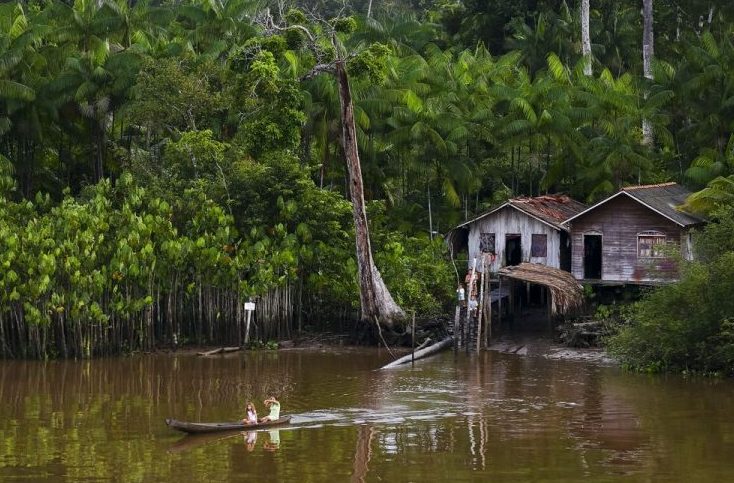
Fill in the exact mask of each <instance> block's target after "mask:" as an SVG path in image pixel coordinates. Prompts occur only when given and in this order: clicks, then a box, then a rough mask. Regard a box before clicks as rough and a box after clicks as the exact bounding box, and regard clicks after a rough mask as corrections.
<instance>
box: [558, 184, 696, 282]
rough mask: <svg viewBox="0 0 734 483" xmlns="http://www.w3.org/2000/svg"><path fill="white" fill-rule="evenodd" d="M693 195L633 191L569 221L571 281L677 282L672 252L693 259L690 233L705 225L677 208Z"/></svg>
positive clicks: (657, 187)
mask: <svg viewBox="0 0 734 483" xmlns="http://www.w3.org/2000/svg"><path fill="white" fill-rule="evenodd" d="M689 194H690V192H688V191H687V190H686V189H685V188H683V187H681V186H679V185H678V184H676V183H663V184H654V185H645V186H629V187H627V188H623V189H621V190H620V191H619V192H617V193H616V194H614V195H612V196H610V197H608V198H606V199H605V200H602V201H600V202H599V203H597V204H595V205H594V206H592V207H590V208H588V209H586V210H584V211H581V212H580V213H577V214H575V215H573V216H571V217H569V219H568V220H567V222H566V227H567V228H568V229H569V231H570V234H571V244H572V249H573V250H572V263H571V265H572V270H571V273H572V274H573V276H574V277H576V279H578V280H581V281H584V282H590V283H654V282H664V281H669V280H674V279H676V278H677V277H678V267H677V264H676V263H675V260H674V258H675V257H672V256H671V250H673V251H680V254H681V256H682V257H683V258H685V259H689V260H690V259H691V258H692V257H693V253H692V247H691V231H692V229H693V228H696V227H699V226H701V225H702V224H703V223H704V222H705V220H704V219H703V218H701V217H698V216H695V215H693V214H690V213H685V212H683V211H680V210H679V209H678V206H680V205H681V204H683V202H684V201H685V199H686V197H687V196H688V195H689Z"/></svg>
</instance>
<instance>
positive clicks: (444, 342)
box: [381, 336, 454, 369]
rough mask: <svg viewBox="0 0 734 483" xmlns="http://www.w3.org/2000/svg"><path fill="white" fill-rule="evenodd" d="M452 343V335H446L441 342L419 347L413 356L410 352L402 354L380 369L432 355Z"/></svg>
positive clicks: (390, 367)
mask: <svg viewBox="0 0 734 483" xmlns="http://www.w3.org/2000/svg"><path fill="white" fill-rule="evenodd" d="M453 343H454V338H453V336H449V337H446V338H445V339H444V340H442V341H441V342H436V343H435V344H433V345H431V346H428V347H426V348H425V349H421V350H419V351H415V356H414V354H412V353H411V354H408V355H407V356H403V357H401V358H400V359H395V360H394V361H392V362H391V363H389V364H387V365H385V366H382V367H381V369H392V368H395V367H398V366H400V365H402V364H405V363H406V362H410V361H411V360H412V359H413V360H416V361H417V360H418V359H423V358H424V357H428V356H430V355H433V354H435V353H437V352H440V351H441V350H443V349H446V348H447V347H451V345H452V344H453ZM413 356H414V357H413Z"/></svg>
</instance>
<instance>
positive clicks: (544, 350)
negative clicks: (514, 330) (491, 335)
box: [489, 334, 618, 365]
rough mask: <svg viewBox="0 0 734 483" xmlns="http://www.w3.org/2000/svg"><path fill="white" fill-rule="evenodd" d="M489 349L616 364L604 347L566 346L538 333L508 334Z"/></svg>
mask: <svg viewBox="0 0 734 483" xmlns="http://www.w3.org/2000/svg"><path fill="white" fill-rule="evenodd" d="M489 350H490V351H496V352H502V353H504V354H517V355H522V356H531V357H544V358H546V359H551V360H567V361H583V362H593V363H599V364H604V365H617V364H618V362H617V361H616V360H615V359H614V358H612V357H611V356H610V355H609V354H608V353H607V352H606V351H605V350H604V349H602V348H598V347H594V348H576V347H567V346H564V345H562V344H559V343H557V342H555V341H553V340H551V339H549V338H546V337H543V336H538V335H535V334H533V335H509V336H503V337H501V338H500V339H499V340H496V341H494V342H493V343H492V344H491V345H490V347H489Z"/></svg>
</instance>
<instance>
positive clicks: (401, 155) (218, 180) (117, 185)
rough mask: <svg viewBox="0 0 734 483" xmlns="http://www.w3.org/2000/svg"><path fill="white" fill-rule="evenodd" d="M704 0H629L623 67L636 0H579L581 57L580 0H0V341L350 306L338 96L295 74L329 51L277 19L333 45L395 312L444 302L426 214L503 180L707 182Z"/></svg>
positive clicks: (467, 212)
mask: <svg viewBox="0 0 734 483" xmlns="http://www.w3.org/2000/svg"><path fill="white" fill-rule="evenodd" d="M719 3H721V2H718V3H717V2H711V1H701V0H678V1H676V0H665V1H662V0H658V1H656V2H655V3H654V35H655V37H654V38H655V44H654V45H655V47H654V58H653V62H652V75H649V76H647V77H645V76H644V75H643V63H642V50H643V48H642V38H643V35H642V27H643V19H642V16H641V13H640V12H641V1H639V0H638V1H631V0H623V1H611V0H598V1H596V0H592V1H591V11H590V20H589V26H590V37H591V55H590V56H587V57H584V56H583V55H582V49H581V25H580V16H579V8H580V4H581V1H578V2H576V1H570V2H563V1H554V0H547V1H543V0H522V1H509V0H500V1H496V2H481V1H475V0H463V1H461V0H454V1H452V0H411V1H396V0H390V1H382V2H377V1H372V0H355V1H353V2H347V3H346V4H344V3H343V2H341V1H337V0H297V1H295V2H293V3H292V4H289V5H284V4H282V3H278V2H267V1H247V0H182V1H172V0H160V1H153V0H150V1H133V0H76V1H73V2H72V1H68V0H67V1H60V0H43V1H16V2H9V3H4V4H2V5H0V265H1V267H2V269H1V270H0V353H1V354H2V355H3V356H6V357H19V356H35V357H47V356H89V355H94V354H106V353H113V352H118V351H120V350H124V351H131V350H140V349H147V348H151V347H155V346H160V345H163V344H173V345H175V344H180V343H185V342H196V343H214V342H218V343H219V342H222V343H224V342H228V343H240V342H242V337H243V333H244V331H245V330H246V329H245V326H246V317H245V313H244V311H243V310H242V303H243V302H244V301H246V300H249V299H251V298H252V299H256V300H257V301H258V302H259V305H258V315H257V323H256V324H254V325H253V328H252V330H253V331H254V332H253V335H252V338H253V339H262V340H266V339H269V338H282V337H289V336H290V335H291V334H292V333H293V332H295V331H302V330H345V328H350V327H351V326H352V325H353V321H354V319H355V318H356V315H355V313H356V310H357V309H358V306H359V295H358V286H357V280H356V271H357V268H356V262H355V256H354V251H355V248H354V227H353V221H352V217H351V214H350V213H351V205H350V202H349V200H348V192H349V190H348V188H347V187H348V179H347V173H346V169H345V165H344V160H343V158H344V156H343V153H342V146H341V142H340V116H339V97H338V92H337V88H336V84H335V82H334V81H333V79H332V78H330V77H328V76H310V75H307V74H308V73H309V72H311V71H312V70H313V69H314V68H315V67H317V65H316V63H317V61H318V60H321V59H326V60H327V61H328V59H330V58H333V57H334V56H335V55H336V53H335V52H333V51H332V50H330V49H332V48H333V47H332V45H331V44H330V43H328V42H323V44H321V47H320V52H318V55H314V52H313V51H312V50H311V51H309V50H307V49H303V48H301V47H302V46H303V44H304V42H305V40H306V38H305V36H306V35H307V33H305V32H304V30H302V29H299V28H297V27H295V26H293V27H288V26H289V25H295V24H298V23H307V24H309V25H312V26H314V29H315V31H319V32H321V33H322V34H324V35H325V34H326V33H328V32H331V33H332V35H334V36H338V37H339V40H340V43H341V45H342V46H343V48H344V49H345V51H346V57H347V58H348V59H349V63H348V69H349V73H350V75H351V77H350V80H351V90H352V93H353V96H354V102H355V106H354V108H355V119H356V124H357V130H358V141H359V150H360V154H361V158H362V174H363V177H364V186H365V194H366V197H367V200H368V205H369V208H368V214H369V219H370V228H371V230H372V233H371V236H372V248H373V251H374V252H375V259H376V262H377V266H378V267H379V269H380V271H381V272H382V275H383V278H384V279H385V282H386V284H387V286H388V287H389V288H390V290H391V292H392V294H393V296H394V297H395V300H396V302H398V304H399V305H401V306H402V307H403V308H404V309H405V310H406V311H408V313H411V312H413V311H415V312H417V313H418V314H419V315H420V316H433V315H436V314H440V313H442V312H443V311H445V309H446V307H445V305H446V304H447V303H449V304H450V303H451V299H452V295H453V289H454V286H455V280H456V278H455V277H456V274H455V271H454V268H453V267H452V264H451V261H450V260H449V259H448V256H447V254H446V253H445V251H444V248H443V244H442V242H441V240H440V237H439V236H435V235H436V234H438V233H441V232H444V231H446V230H447V229H448V228H450V227H452V226H454V225H455V224H457V223H459V222H461V221H463V220H465V219H467V218H468V217H471V216H472V215H473V214H475V213H478V212H480V211H482V210H484V209H486V208H487V207H488V206H490V205H492V204H493V203H496V202H497V201H500V200H503V199H506V198H507V197H509V196H514V195H537V194H539V193H546V192H567V193H569V194H571V195H572V196H574V197H576V198H578V199H582V200H586V201H594V200H597V199H599V198H601V197H603V196H605V195H607V194H609V193H611V192H613V191H614V190H616V189H617V188H619V187H621V186H623V185H626V184H632V183H650V182H660V181H668V180H674V181H678V182H680V183H682V184H684V185H686V186H688V187H689V188H691V189H692V190H700V191H699V192H698V193H697V194H696V196H694V197H693V198H692V199H691V206H692V207H693V208H695V209H698V210H702V211H704V212H709V211H711V210H715V209H717V207H718V206H721V205H722V204H724V205H725V204H727V203H731V202H732V201H733V200H734V136H733V135H732V128H733V127H734V125H733V123H734V8H732V7H731V6H729V5H728V4H719ZM264 12H269V15H264ZM368 12H369V15H368ZM271 15H272V18H275V19H276V20H277V21H278V22H281V21H282V23H279V24H278V25H283V26H285V27H283V28H280V29H278V28H276V27H277V26H276V25H275V24H273V23H272V22H269V20H268V19H270V18H271ZM325 36H326V35H325ZM317 57H318V58H317ZM586 62H590V63H591V67H592V73H591V75H585V74H584V66H585V65H586ZM643 120H645V122H647V123H649V126H650V127H651V129H652V132H653V135H654V138H653V140H652V142H643V141H644V140H643V130H642V128H641V126H642V124H643ZM722 219H723V218H722ZM717 260H718V259H717ZM710 263H711V265H707V267H709V268H710V270H712V271H711V272H710V273H711V274H715V273H716V271H715V266H719V265H716V264H719V263H720V264H721V265H720V267H721V269H722V270H723V269H724V266H725V265H723V263H724V261H723V260H721V261H715V260H711V261H710ZM695 271H696V269H691V274H693V272H695ZM691 276H693V275H691ZM701 276H703V275H701ZM711 276H713V275H711ZM686 280H688V279H686ZM688 283H693V282H688ZM671 290H675V289H671ZM666 294H668V295H653V296H652V297H653V298H650V299H649V300H650V302H649V303H658V302H653V301H654V297H656V296H657V297H666V296H670V297H672V296H673V295H670V294H669V293H668V292H666ZM681 296H682V295H681ZM646 303H647V302H646ZM671 306H672V305H671ZM671 306H669V308H670V307H671ZM644 307H645V306H644V304H643V306H642V308H641V309H640V310H641V311H642V312H641V313H642V314H643V315H644V310H645V309H644ZM671 310H672V309H671ZM728 313H729V314H730V315H728V316H727V318H725V319H721V320H719V321H718V322H715V320H714V319H716V317H717V316H716V315H714V314H713V312H712V314H711V318H710V319H707V320H709V322H710V323H711V324H715V323H718V324H724V322H726V321H727V320H728V321H730V318H731V313H730V312H728ZM681 317H683V316H681ZM645 320H648V321H650V323H653V322H652V319H649V318H648V319H645ZM722 330H723V329H722ZM727 330H728V329H727ZM722 333H723V332H722ZM727 333H728V332H727ZM620 340H621V339H620ZM666 364H667V363H666ZM670 365H680V364H678V363H675V364H673V363H671V364H670Z"/></svg>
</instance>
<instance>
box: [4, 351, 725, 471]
mask: <svg viewBox="0 0 734 483" xmlns="http://www.w3.org/2000/svg"><path fill="white" fill-rule="evenodd" d="M388 360H389V356H388V354H386V353H385V352H384V351H379V350H375V349H328V350H309V351H302V350H293V351H280V352H256V353H246V354H245V353H236V354H230V355H226V356H214V357H208V358H202V357H197V356H195V355H183V354H180V355H169V354H155V355H140V356H133V357H126V358H113V359H100V360H92V361H53V362H16V361H0V481H16V480H17V481H100V480H102V481H104V480H112V481H177V482H183V481H298V482H311V481H314V482H316V481H318V482H322V481H389V482H393V481H398V482H400V481H492V482H526V481H558V482H573V481H604V482H616V481H625V482H627V481H643V482H647V481H651V482H658V481H681V482H708V481H711V482H715V481H716V482H723V481H734V417H733V416H732V414H734V384H733V383H732V381H710V380H698V379H693V380H686V379H683V378H679V377H661V376H645V375H637V374H629V373H625V372H623V371H621V370H619V369H617V368H615V367H613V366H607V365H604V364H601V363H596V362H574V361H565V360H551V359H548V358H545V357H533V356H529V355H519V354H506V353H500V352H494V351H489V352H483V353H481V354H479V355H473V356H472V355H466V354H453V353H451V352H447V353H444V354H441V355H439V356H437V357H434V358H432V359H429V360H426V361H421V362H419V363H417V364H416V367H415V368H411V367H410V365H408V366H407V367H404V368H401V369H396V370H391V371H376V370H375V369H376V368H378V367H380V366H381V365H382V364H383V363H385V362H387V361H388ZM270 393H276V394H277V395H278V396H279V397H280V400H281V402H282V406H283V413H285V414H291V415H292V416H293V424H291V425H290V426H288V427H285V428H283V429H280V430H271V431H258V432H255V433H250V434H248V433H242V432H234V433H225V434H218V435H214V436H208V437H190V436H183V435H182V434H181V433H178V432H176V431H173V430H171V429H169V428H168V427H167V426H166V425H165V423H164V419H165V418H167V417H175V418H177V419H181V420H188V421H229V420H233V419H237V418H240V417H242V415H243V412H244V406H245V402H246V401H247V400H248V399H252V400H254V401H255V402H256V404H257V406H258V409H259V410H260V413H261V415H262V414H265V408H264V407H263V405H262V400H263V399H264V398H265V397H266V396H267V395H268V394H270Z"/></svg>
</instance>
